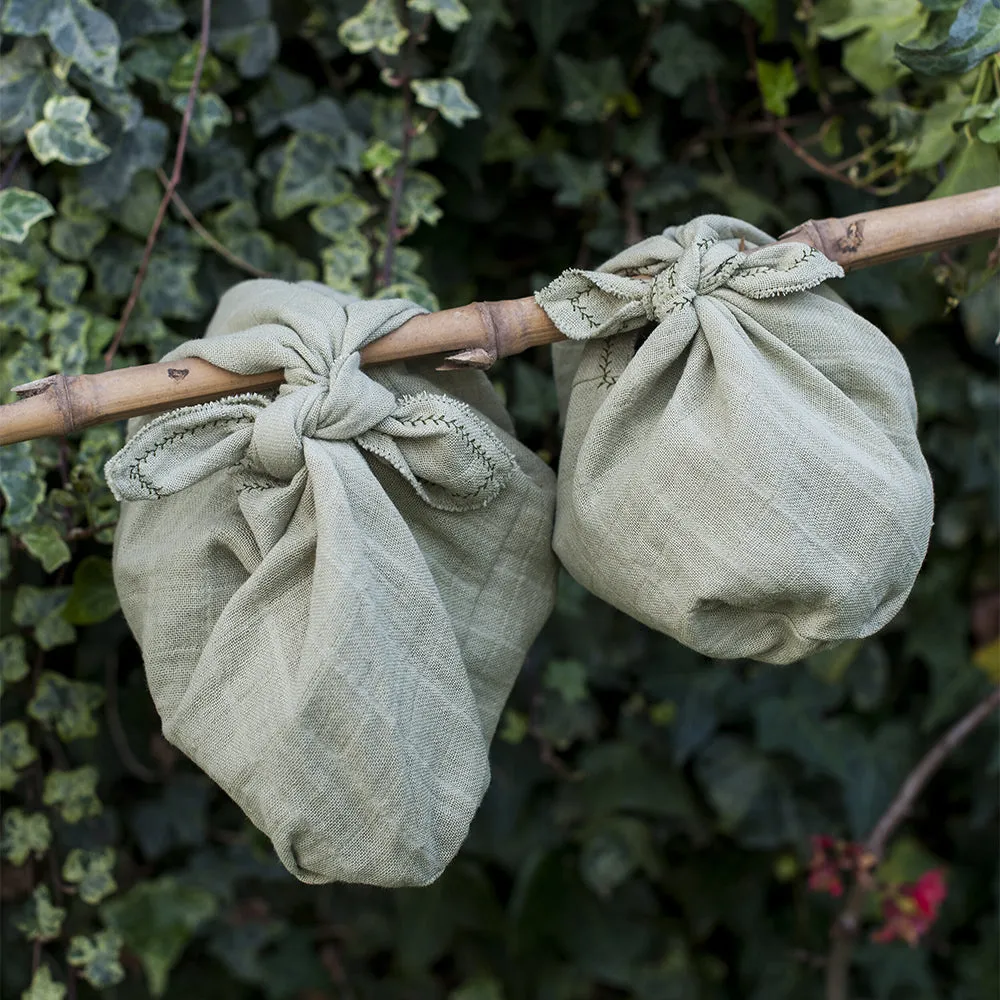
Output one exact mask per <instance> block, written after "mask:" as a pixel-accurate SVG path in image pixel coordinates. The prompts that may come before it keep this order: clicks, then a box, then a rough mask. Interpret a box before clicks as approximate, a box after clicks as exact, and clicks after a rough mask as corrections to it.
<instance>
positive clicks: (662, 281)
mask: <svg viewBox="0 0 1000 1000" xmlns="http://www.w3.org/2000/svg"><path fill="white" fill-rule="evenodd" d="M843 274H844V272H843V269H842V268H841V267H840V265H839V264H836V263H834V262H832V261H830V260H828V259H827V258H826V257H825V256H824V255H823V254H822V253H820V251H818V250H816V249H815V248H813V247H811V246H808V245H806V244H803V243H775V242H774V241H773V240H772V238H771V237H770V236H768V235H767V234H766V233H763V232H761V231H760V230H759V229H756V228H755V227H753V226H750V225H748V224H747V223H745V222H741V221H740V220H738V219H731V218H728V217H726V216H701V217H700V218H697V219H695V220H694V221H692V222H689V223H688V224H687V225H684V226H679V227H675V228H672V229H667V230H665V231H664V232H663V233H662V234H661V235H660V236H653V237H651V238H650V239H647V240H643V241H642V242H641V243H637V244H635V246H632V247H629V248H628V249H627V250H625V251H623V252H622V253H620V254H618V255H617V256H616V257H613V258H612V259H611V260H609V261H608V262H607V263H606V264H603V265H602V266H601V267H600V268H599V269H598V270H596V271H583V270H580V269H579V268H571V269H569V270H567V271H563V273H562V274H561V275H559V277H558V278H556V279H555V281H553V282H551V283H550V284H548V285H546V286H545V287H544V288H543V289H541V290H540V291H539V292H536V293H535V299H536V301H537V302H538V304H539V305H540V306H541V307H542V309H544V310H545V313H546V314H547V315H548V317H549V319H551V320H552V322H553V323H554V324H555V325H556V327H557V328H558V329H559V331H560V332H561V333H563V334H564V335H565V336H567V337H569V338H570V339H572V340H592V339H596V338H602V337H611V336H614V335H615V334H618V333H627V332H629V331H631V330H636V329H638V328H639V327H641V326H645V325H646V324H648V323H657V324H664V323H666V322H668V321H669V320H670V319H671V317H673V316H675V315H676V314H678V313H680V312H682V311H684V310H688V309H691V308H692V307H694V306H695V304H696V302H697V300H698V299H699V298H701V297H705V296H715V295H717V294H718V293H719V292H720V291H721V290H723V289H726V290H728V291H731V292H736V293H738V294H741V295H745V296H746V297H747V298H750V299H766V298H771V297H773V296H778V295H790V294H792V293H793V292H798V291H806V290H808V289H810V288H815V287H816V286H817V285H820V284H822V283H823V282H824V281H827V280H828V279H830V278H839V277H843Z"/></svg>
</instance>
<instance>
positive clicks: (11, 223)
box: [0, 187, 54, 243]
mask: <svg viewBox="0 0 1000 1000" xmlns="http://www.w3.org/2000/svg"><path fill="white" fill-rule="evenodd" d="M53 213H54V210H53V208H52V206H51V205H50V204H49V201H48V199H47V198H43V197H42V196H41V195H40V194H36V193H35V192H34V191H25V190H23V189H22V188H16V187H9V188H4V190H3V191H0V240H8V241H9V242H11V243H23V242H24V240H25V238H26V237H27V235H28V230H30V229H31V227H32V226H33V225H34V224H35V223H36V222H40V221H41V220H42V219H47V218H48V217H49V216H50V215H52V214H53Z"/></svg>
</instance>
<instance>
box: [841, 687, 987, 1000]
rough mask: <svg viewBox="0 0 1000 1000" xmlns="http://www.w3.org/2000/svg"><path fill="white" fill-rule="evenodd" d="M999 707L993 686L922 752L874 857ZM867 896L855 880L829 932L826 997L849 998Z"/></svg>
mask: <svg viewBox="0 0 1000 1000" xmlns="http://www.w3.org/2000/svg"><path fill="white" fill-rule="evenodd" d="M998 708H1000V687H995V688H993V690H992V691H991V692H990V693H989V694H988V695H987V696H986V697H985V698H984V699H983V700H982V701H981V702H980V703H979V704H978V705H976V707H975V708H973V709H972V710H971V711H969V712H967V713H966V714H965V715H964V716H962V718H961V719H959V720H958V722H956V723H955V724H954V725H953V726H952V727H951V729H949V730H948V731H947V732H946V733H945V734H944V735H943V736H942V737H941V738H940V739H939V740H938V741H937V743H935V744H934V746H932V747H931V748H930V750H928V751H927V753H926V754H924V756H923V757H922V758H921V760H920V762H919V763H918V764H917V765H916V767H914V768H913V770H912V771H911V772H910V773H909V775H908V776H907V778H906V780H905V781H904V782H903V784H902V785H901V786H900V788H899V791H898V792H897V793H896V797H895V798H894V799H893V800H892V802H891V803H890V805H889V808H888V809H886V811H885V812H884V813H883V814H882V818H881V819H880V820H879V821H878V822H877V823H876V824H875V828H874V829H873V830H872V832H871V835H870V836H869V838H868V842H867V843H866V844H865V848H866V850H868V851H870V852H871V853H872V854H873V855H875V858H876V860H879V861H880V860H881V859H882V856H883V854H884V853H885V848H886V844H887V843H888V841H889V838H890V837H891V836H892V834H893V833H894V832H895V830H896V827H898V826H899V824H900V823H901V822H902V821H903V820H904V819H905V818H906V817H907V816H908V815H909V814H910V811H911V810H912V809H913V805H914V803H915V802H916V800H917V797H918V796H919V795H920V793H921V792H922V791H923V790H924V788H925V787H926V785H927V782H928V781H930V779H931V778H932V777H933V776H934V774H935V773H936V772H937V770H938V768H940V767H941V765H942V764H943V763H944V762H945V760H947V759H948V757H949V756H950V755H951V754H952V753H953V752H954V750H955V749H956V748H957V747H958V746H959V745H960V744H961V743H962V742H963V741H964V740H965V739H966V737H968V736H969V734H970V733H971V732H972V731H973V730H975V729H976V728H977V727H978V726H980V725H982V723H984V722H985V721H986V720H987V719H988V718H990V716H991V715H993V714H994V713H995V712H996V711H997V709H998ZM867 896H868V889H867V887H866V886H864V885H863V884H862V883H861V882H855V883H854V885H853V886H851V890H850V892H849V893H848V895H847V902H846V903H845V904H844V908H843V910H841V912H840V915H839V916H838V917H837V919H836V921H834V925H833V927H832V929H831V932H830V936H831V943H830V955H829V958H828V959H827V965H826V1000H848V997H849V992H848V991H849V985H850V970H851V956H852V954H853V952H854V941H855V938H856V937H857V933H858V927H859V926H860V923H861V913H862V910H863V908H864V904H865V900H866V899H867Z"/></svg>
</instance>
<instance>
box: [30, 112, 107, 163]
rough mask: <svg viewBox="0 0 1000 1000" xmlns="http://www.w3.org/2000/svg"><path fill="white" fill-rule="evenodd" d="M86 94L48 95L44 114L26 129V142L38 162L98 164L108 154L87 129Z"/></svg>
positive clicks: (88, 127)
mask: <svg viewBox="0 0 1000 1000" xmlns="http://www.w3.org/2000/svg"><path fill="white" fill-rule="evenodd" d="M89 113H90V101H88V100H87V99H86V98H85V97H50V98H49V99H48V100H47V101H46V102H45V108H44V109H43V114H44V117H43V118H42V120H41V121H38V122H35V124H34V125H32V126H31V128H29V129H28V132H27V139H28V145H29V146H30V147H31V151H32V153H34V154H35V159H36V160H38V162H39V163H51V162H52V161H53V160H57V161H58V162H59V163H68V164H70V165H71V166H75V167H80V166H84V165H85V164H87V163H97V162H98V161H99V160H103V159H104V158H105V157H106V156H108V155H109V154H110V153H111V150H110V149H109V148H108V147H107V146H105V145H104V143H103V142H101V141H100V140H99V139H98V138H97V136H95V135H94V133H93V132H92V131H91V129H90V124H89V122H88V121H87V115H88V114H89Z"/></svg>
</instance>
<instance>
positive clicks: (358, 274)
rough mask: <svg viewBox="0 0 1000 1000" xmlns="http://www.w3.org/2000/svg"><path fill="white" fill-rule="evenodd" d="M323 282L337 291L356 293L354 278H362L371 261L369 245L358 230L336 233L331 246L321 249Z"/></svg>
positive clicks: (357, 289)
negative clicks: (336, 235)
mask: <svg viewBox="0 0 1000 1000" xmlns="http://www.w3.org/2000/svg"><path fill="white" fill-rule="evenodd" d="M322 257H323V283H324V284H326V285H329V286H330V287H331V288H336V289H337V290H338V291H341V292H347V293H348V294H352V295H357V294H358V292H359V287H358V284H357V281H356V280H355V279H358V278H363V277H364V276H365V275H366V274H367V273H368V269H369V266H370V262H371V245H370V244H369V242H368V240H367V239H365V237H364V235H362V233H360V232H359V231H358V230H356V229H354V230H348V231H347V232H342V233H340V234H339V235H338V237H337V240H336V242H335V243H333V245H332V246H328V247H326V248H325V249H324V250H323V254H322Z"/></svg>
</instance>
